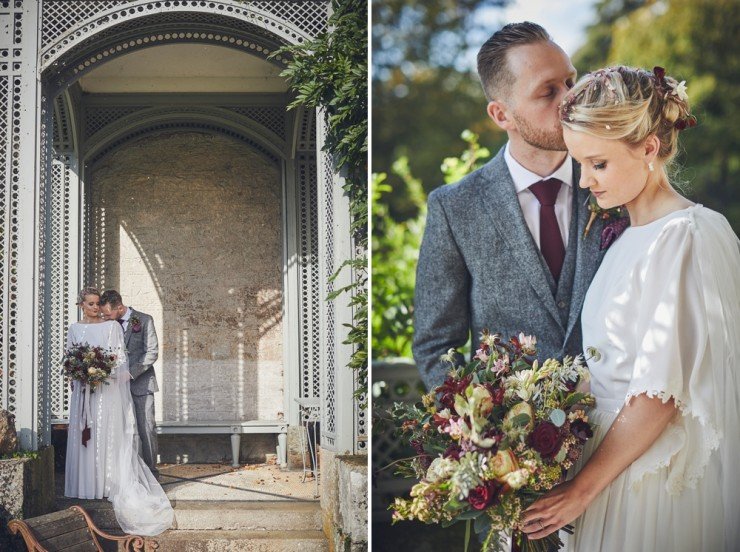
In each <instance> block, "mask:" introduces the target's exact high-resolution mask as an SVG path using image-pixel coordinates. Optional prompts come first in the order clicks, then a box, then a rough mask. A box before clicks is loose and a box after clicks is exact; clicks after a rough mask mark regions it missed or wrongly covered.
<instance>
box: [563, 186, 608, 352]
mask: <svg viewBox="0 0 740 552" xmlns="http://www.w3.org/2000/svg"><path fill="white" fill-rule="evenodd" d="M575 181H576V182H578V178H575ZM576 190H577V192H576V195H577V198H578V201H577V203H576V205H575V207H576V211H575V213H576V216H577V217H578V233H577V234H576V236H575V239H577V240H578V253H577V257H576V273H575V276H574V277H573V294H572V295H571V300H570V313H569V316H568V330H567V332H566V334H565V339H566V341H567V339H568V337H570V334H571V332H572V331H573V328H574V326H575V324H576V322H577V321H578V317H579V315H580V314H581V307H582V306H583V300H584V299H585V297H586V292H587V291H588V288H589V285H590V284H591V280H592V279H593V277H594V274H595V273H596V269H597V268H598V267H599V264H600V263H601V259H602V257H603V256H604V251H601V250H600V249H599V245H600V243H601V240H600V236H601V230H602V227H603V224H604V223H603V221H602V220H601V219H597V220H595V221H594V223H593V224H592V225H591V229H590V230H589V233H588V236H585V237H584V235H583V234H584V232H585V231H586V225H587V224H588V220H589V218H590V217H591V211H589V210H588V201H589V197H590V195H591V193H590V192H589V191H588V190H584V189H581V188H580V186H576Z"/></svg>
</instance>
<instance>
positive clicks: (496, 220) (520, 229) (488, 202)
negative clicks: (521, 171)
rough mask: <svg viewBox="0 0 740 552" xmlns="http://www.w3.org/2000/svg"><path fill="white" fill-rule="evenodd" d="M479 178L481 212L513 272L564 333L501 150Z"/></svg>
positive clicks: (551, 285)
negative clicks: (503, 247)
mask: <svg viewBox="0 0 740 552" xmlns="http://www.w3.org/2000/svg"><path fill="white" fill-rule="evenodd" d="M483 176H484V186H483V197H484V205H485V211H486V213H487V215H488V216H489V218H490V220H491V221H492V223H493V225H494V226H495V228H496V229H497V230H498V232H499V235H500V236H501V237H502V238H503V239H504V240H506V242H507V243H508V245H509V249H510V251H511V256H512V258H513V259H514V261H515V262H516V263H517V264H518V265H519V270H518V271H516V272H518V273H519V274H523V275H524V276H525V277H526V278H527V280H528V281H529V283H530V284H531V286H532V287H533V288H534V291H535V293H536V294H537V296H538V297H539V298H540V300H541V301H542V304H543V305H544V306H545V308H546V309H547V311H548V312H549V313H550V314H551V315H552V318H553V319H554V320H555V321H556V323H557V324H558V325H559V326H560V327H561V328H562V329H563V330H565V328H564V327H563V323H562V321H561V318H560V314H559V313H558V307H557V305H556V304H555V296H554V293H553V290H554V288H555V280H554V279H553V277H552V274H550V272H549V270H546V267H547V265H546V264H545V261H544V258H543V257H542V254H541V253H540V250H539V248H538V247H537V244H536V243H535V242H534V238H533V237H532V233H531V232H530V231H529V227H528V226H527V223H526V221H525V220H524V213H522V208H521V206H520V205H519V199H518V198H517V194H516V189H515V187H514V181H513V180H512V178H511V174H510V173H509V169H508V167H507V166H506V161H505V160H504V150H503V148H502V149H501V150H500V151H499V152H498V155H496V157H494V158H493V159H492V160H491V161H490V162H489V163H488V164H487V165H486V166H485V168H484V170H483ZM548 276H549V280H548Z"/></svg>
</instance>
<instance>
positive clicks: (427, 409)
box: [391, 331, 598, 551]
mask: <svg viewBox="0 0 740 552" xmlns="http://www.w3.org/2000/svg"><path fill="white" fill-rule="evenodd" d="M536 344H537V340H536V338H535V337H533V336H525V335H524V334H519V337H512V338H511V339H510V340H509V341H503V340H502V339H501V338H500V336H499V335H497V334H490V333H488V332H487V331H484V332H483V334H482V336H481V345H480V348H479V349H478V350H477V351H476V354H475V355H474V356H473V358H472V360H471V362H469V363H468V364H466V365H465V366H461V367H456V366H455V359H456V357H457V355H458V353H457V352H456V351H455V350H454V349H452V350H450V351H449V353H448V354H447V355H445V357H443V358H444V360H446V361H448V362H449V363H450V364H451V366H452V368H451V370H450V372H449V375H448V376H447V378H446V379H445V381H444V383H443V384H442V385H440V386H439V387H437V388H436V389H434V390H433V391H432V392H430V393H428V394H426V395H424V396H423V397H422V402H421V403H417V404H415V405H411V404H400V403H397V404H395V405H394V407H393V410H392V412H391V414H392V417H393V419H394V420H395V422H396V424H397V425H398V426H399V430H400V432H401V434H402V435H403V436H404V438H407V439H408V441H409V443H410V445H411V446H412V447H413V449H414V450H415V451H416V453H417V454H416V456H414V457H412V458H407V459H405V460H402V461H399V462H398V467H399V470H398V473H399V474H401V475H403V476H406V477H411V478H414V479H417V480H418V483H416V484H415V485H414V486H413V488H412V489H411V497H410V498H396V499H395V503H394V504H393V505H392V506H391V509H393V520H394V523H395V522H398V521H401V520H419V521H423V522H425V523H429V524H431V523H435V524H441V525H442V526H445V527H447V526H450V525H452V524H454V523H457V522H460V521H463V522H465V523H466V525H467V527H466V542H465V549H466V550H467V548H468V543H469V540H470V533H471V526H472V527H473V528H474V530H475V532H476V533H480V534H483V535H485V537H484V538H485V540H484V541H483V550H504V548H505V546H506V543H507V541H508V537H509V536H512V538H513V539H514V542H515V545H517V546H519V548H520V549H521V550H533V551H539V550H542V551H544V550H548V549H550V550H552V549H553V548H552V546H560V545H562V542H561V541H560V539H559V537H558V535H557V532H555V533H553V534H551V535H549V536H548V537H545V538H543V539H539V540H531V541H530V540H527V539H526V537H525V535H524V534H523V533H521V532H520V531H519V530H518V529H519V528H520V527H521V520H522V517H523V512H524V510H525V509H526V508H527V507H528V506H529V505H531V504H532V503H533V502H534V501H535V500H537V498H539V497H540V496H542V495H543V494H545V493H546V492H547V491H548V490H550V489H551V488H552V487H554V486H555V485H556V484H558V483H560V482H561V481H563V478H564V474H565V471H566V470H567V469H568V468H570V467H571V466H572V465H573V463H574V462H575V461H576V460H578V458H579V457H580V455H581V452H582V450H583V445H584V443H585V442H586V441H587V440H588V439H589V438H590V437H591V436H592V435H593V431H592V427H591V425H590V424H589V422H588V417H587V416H586V413H585V411H584V410H583V409H582V407H584V406H590V405H593V404H594V398H593V396H592V395H590V394H589V393H584V392H580V391H578V390H577V386H578V383H579V382H580V381H586V380H587V378H588V372H587V370H586V365H585V361H584V359H583V357H582V356H581V355H579V356H577V357H575V358H572V357H565V358H564V359H563V360H562V361H558V360H556V359H547V360H545V361H544V362H540V361H539V360H537V358H536V355H537V349H536ZM588 353H589V354H590V355H593V356H594V357H596V356H598V353H597V352H596V351H595V350H590V351H588Z"/></svg>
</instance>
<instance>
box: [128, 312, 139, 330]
mask: <svg viewBox="0 0 740 552" xmlns="http://www.w3.org/2000/svg"><path fill="white" fill-rule="evenodd" d="M128 323H129V324H131V331H132V332H134V333H139V332H140V331H141V320H139V317H138V316H132V317H131V318H129V320H128Z"/></svg>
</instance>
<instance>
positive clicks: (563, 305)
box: [558, 301, 565, 309]
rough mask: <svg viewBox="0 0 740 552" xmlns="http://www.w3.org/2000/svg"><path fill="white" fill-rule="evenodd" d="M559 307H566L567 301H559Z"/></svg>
mask: <svg viewBox="0 0 740 552" xmlns="http://www.w3.org/2000/svg"><path fill="white" fill-rule="evenodd" d="M558 307H560V308H561V309H564V308H565V301H558Z"/></svg>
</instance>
